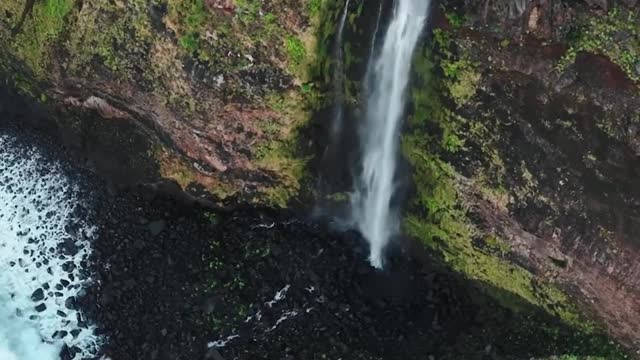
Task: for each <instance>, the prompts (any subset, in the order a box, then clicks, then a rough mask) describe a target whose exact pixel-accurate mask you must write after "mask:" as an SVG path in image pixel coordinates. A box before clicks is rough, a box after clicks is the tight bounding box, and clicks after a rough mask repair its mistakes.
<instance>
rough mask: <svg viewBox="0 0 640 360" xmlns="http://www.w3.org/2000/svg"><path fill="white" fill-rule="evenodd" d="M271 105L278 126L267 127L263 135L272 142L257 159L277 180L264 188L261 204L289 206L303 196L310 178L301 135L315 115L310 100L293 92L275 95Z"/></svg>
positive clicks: (264, 128) (270, 102) (265, 126)
mask: <svg viewBox="0 0 640 360" xmlns="http://www.w3.org/2000/svg"><path fill="white" fill-rule="evenodd" d="M269 104H270V108H271V109H272V110H274V111H275V112H276V113H277V114H278V119H277V123H275V122H269V121H267V122H265V123H264V124H263V126H262V128H263V129H262V130H263V133H264V134H265V135H266V136H267V137H268V138H269V140H268V141H267V142H266V143H264V144H262V145H260V146H259V147H258V148H257V149H256V152H255V157H256V165H257V166H259V167H260V168H261V169H263V170H266V171H268V172H270V173H272V174H273V175H274V176H275V177H276V179H275V180H276V181H275V183H274V184H273V185H272V186H269V187H266V188H264V189H261V195H260V196H259V197H258V201H260V202H265V203H268V204H269V205H272V206H278V207H286V206H287V204H288V202H289V200H290V199H291V198H292V197H294V196H296V195H298V194H299V193H300V190H301V185H300V184H301V182H302V181H303V178H304V177H305V176H306V169H307V162H308V160H309V158H307V157H304V156H303V155H301V151H300V149H299V139H300V137H299V133H300V131H301V130H302V128H303V127H304V126H305V125H306V123H307V121H308V118H309V117H310V116H311V114H310V112H309V100H308V99H307V98H306V97H305V96H301V95H300V94H298V93H296V92H289V93H287V94H285V95H283V96H279V95H276V94H272V95H271V96H270V97H269Z"/></svg>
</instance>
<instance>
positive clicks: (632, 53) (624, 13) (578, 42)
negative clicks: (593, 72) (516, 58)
mask: <svg viewBox="0 0 640 360" xmlns="http://www.w3.org/2000/svg"><path fill="white" fill-rule="evenodd" d="M638 19H639V17H638V10H637V9H627V8H625V7H622V6H617V7H614V8H613V9H612V10H610V11H609V12H608V13H607V14H606V15H605V16H588V17H585V18H582V19H580V20H579V22H578V24H577V26H576V27H575V28H574V30H573V32H572V33H571V34H570V48H569V50H568V51H567V53H566V54H565V55H564V57H563V58H562V59H561V60H560V62H559V63H558V65H557V68H558V69H560V70H562V69H564V68H566V66H567V65H569V64H571V63H573V62H574V61H575V59H576V55H577V54H578V53H579V52H581V51H586V52H591V53H596V54H602V55H606V56H607V57H609V58H610V59H611V60H612V61H613V62H615V63H616V64H618V65H619V66H620V67H621V68H622V69H623V70H624V72H625V73H626V74H627V76H629V78H630V79H632V80H635V81H639V80H640V29H639V28H638Z"/></svg>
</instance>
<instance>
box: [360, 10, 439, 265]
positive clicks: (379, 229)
mask: <svg viewBox="0 0 640 360" xmlns="http://www.w3.org/2000/svg"><path fill="white" fill-rule="evenodd" d="M429 5H430V0H397V1H395V4H394V9H393V14H392V19H391V22H390V24H389V25H388V28H387V30H386V34H385V36H384V41H383V44H382V48H381V50H380V51H379V53H378V54H377V55H375V59H374V60H373V63H372V64H371V69H370V73H369V74H368V75H367V76H368V77H369V79H370V80H369V79H366V80H367V81H366V82H367V83H368V86H370V87H371V88H370V89H369V93H368V94H367V99H366V112H365V116H366V118H365V120H364V124H363V127H362V129H361V132H360V137H361V138H360V141H361V146H362V157H363V159H362V168H361V170H360V172H359V173H358V174H357V176H356V182H355V191H354V193H353V194H352V197H351V205H352V217H353V222H354V223H355V225H356V227H357V228H358V229H359V230H360V232H361V233H362V234H363V236H364V237H365V238H366V239H367V240H368V241H369V243H370V246H371V254H370V261H371V265H372V266H374V267H378V268H381V267H382V266H383V256H382V255H383V250H384V248H385V246H386V245H387V243H388V242H389V239H390V238H391V237H392V236H393V235H395V234H396V233H397V232H398V230H399V214H398V210H397V209H394V208H393V206H392V197H393V195H394V192H395V190H396V189H395V184H394V176H395V172H396V165H397V164H396V163H397V159H398V144H399V137H400V134H399V131H400V125H401V124H402V121H403V117H404V112H405V94H406V89H407V85H408V83H409V76H410V72H411V63H412V58H413V52H414V50H415V48H416V45H417V43H418V40H419V39H420V35H421V34H422V31H423V28H424V25H425V22H426V19H427V17H428V10H429Z"/></svg>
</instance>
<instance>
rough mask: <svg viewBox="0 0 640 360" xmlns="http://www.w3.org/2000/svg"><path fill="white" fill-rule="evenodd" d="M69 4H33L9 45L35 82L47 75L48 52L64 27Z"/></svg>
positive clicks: (61, 0)
mask: <svg viewBox="0 0 640 360" xmlns="http://www.w3.org/2000/svg"><path fill="white" fill-rule="evenodd" d="M73 4H74V1H73V0H45V1H42V2H36V4H35V5H34V6H33V9H32V11H31V13H30V14H29V15H28V16H27V18H26V20H25V23H24V24H23V26H22V28H21V29H20V32H19V33H18V34H17V37H16V39H15V40H14V42H13V43H14V46H15V49H16V54H17V55H18V56H19V57H20V58H21V59H22V60H23V61H24V62H25V63H26V64H27V66H28V67H29V68H30V69H31V71H32V72H33V74H34V75H35V76H36V77H37V78H44V77H46V75H47V66H48V64H49V63H50V56H51V53H50V52H51V50H52V49H53V47H54V45H55V44H57V41H58V35H60V33H61V32H62V30H63V28H64V26H65V21H64V20H65V17H66V16H67V14H68V13H69V12H70V11H71V9H72V8H73ZM16 18H17V16H16Z"/></svg>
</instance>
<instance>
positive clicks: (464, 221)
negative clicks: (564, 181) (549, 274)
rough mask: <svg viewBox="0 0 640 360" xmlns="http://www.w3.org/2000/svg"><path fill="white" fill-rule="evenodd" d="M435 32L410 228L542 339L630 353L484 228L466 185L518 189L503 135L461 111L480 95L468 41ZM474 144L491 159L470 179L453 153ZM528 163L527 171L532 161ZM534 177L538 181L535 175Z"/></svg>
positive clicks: (419, 109)
mask: <svg viewBox="0 0 640 360" xmlns="http://www.w3.org/2000/svg"><path fill="white" fill-rule="evenodd" d="M434 40H435V41H434V45H433V46H434V47H433V48H431V47H429V46H427V47H426V48H425V49H423V50H422V52H420V53H419V54H418V55H417V56H416V59H415V63H414V72H415V75H414V79H415V80H414V84H413V88H412V100H413V104H412V109H413V111H412V114H411V116H410V117H409V120H408V125H407V131H406V132H405V134H404V135H403V139H402V151H403V154H404V155H405V156H406V158H407V159H408V161H409V163H410V164H411V165H412V167H413V179H414V183H415V186H416V196H415V199H414V201H413V202H412V204H411V205H410V206H409V209H408V211H407V214H406V217H405V223H404V225H405V231H406V233H407V234H408V235H410V236H412V237H415V238H418V239H420V240H421V241H422V242H423V243H424V244H425V245H426V246H427V247H429V248H431V249H433V250H435V251H436V252H437V253H438V254H440V255H441V256H442V260H443V262H444V263H445V264H446V265H447V266H448V267H450V268H452V269H454V270H455V271H458V272H460V273H462V274H464V275H465V276H466V277H468V278H469V279H472V280H475V281H478V283H479V284H486V285H487V286H486V287H483V288H484V291H485V292H486V293H487V294H488V295H490V296H491V297H493V298H494V299H495V300H497V301H498V302H499V303H500V304H501V305H502V306H504V307H506V308H509V309H511V310H513V311H514V312H515V313H517V314H519V316H523V317H524V318H525V319H527V320H526V322H524V323H523V324H522V327H523V329H524V330H523V331H525V332H526V329H527V328H528V327H530V328H531V329H534V328H542V329H543V331H545V332H546V333H547V335H548V336H549V338H550V339H552V340H553V342H554V344H555V345H553V344H548V345H547V344H541V346H552V347H554V346H556V345H557V344H559V343H562V350H565V351H566V352H565V353H568V354H571V353H572V351H575V353H576V354H585V353H591V354H593V355H595V356H604V357H603V358H606V359H624V358H626V357H625V355H624V354H623V353H622V352H621V351H620V350H619V349H618V348H617V347H616V346H615V345H613V344H611V343H609V341H608V340H607V337H606V336H605V335H603V332H602V330H601V329H600V328H598V327H597V326H595V325H594V323H592V322H590V321H588V320H587V319H586V318H585V317H584V316H583V315H582V313H581V311H580V309H579V308H578V307H577V305H576V304H575V303H574V302H573V301H572V300H571V299H570V298H569V297H568V296H567V295H566V294H565V293H564V292H563V291H562V290H561V289H560V288H558V287H557V286H556V285H555V284H553V283H552V282H550V281H548V280H546V279H544V278H541V277H540V276H536V275H534V274H532V273H531V272H530V271H529V270H527V269H525V268H523V267H522V266H520V265H518V264H517V263H515V262H513V260H512V258H511V257H510V254H511V246H510V245H509V243H508V242H507V241H506V240H505V239H502V238H501V235H500V234H499V233H493V232H487V231H486V230H482V229H480V228H479V227H478V226H477V225H476V224H475V223H474V222H473V221H472V220H471V219H470V217H469V214H470V209H469V206H470V204H469V203H468V202H467V200H466V198H465V193H464V191H463V189H464V187H465V186H466V185H467V184H468V182H469V181H471V182H472V183H474V184H476V186H477V187H479V188H481V189H482V192H483V193H484V194H485V195H486V196H487V197H490V198H492V199H496V201H497V203H501V204H502V205H501V206H505V207H506V205H507V204H508V203H509V202H510V201H512V200H511V199H512V197H513V196H512V195H511V194H510V193H509V192H507V191H506V190H504V187H503V180H502V178H503V175H502V174H504V171H505V169H504V163H503V161H502V160H501V159H502V155H501V153H500V150H499V146H497V142H498V141H499V138H496V136H498V135H496V134H495V133H496V132H495V131H493V132H492V131H489V129H488V126H489V124H484V123H482V121H481V119H478V120H473V119H466V118H465V117H464V116H463V115H462V114H463V113H462V112H460V111H459V108H460V107H462V106H464V105H465V104H466V103H467V102H468V101H470V100H471V99H472V98H473V96H474V95H475V92H476V86H477V84H478V83H479V81H480V74H478V73H477V72H476V70H475V66H474V65H473V63H471V62H470V61H469V60H468V59H469V58H468V57H466V56H465V53H464V51H463V50H464V49H460V48H453V47H452V37H451V33H447V32H445V31H444V30H436V33H435V35H434ZM433 49H435V51H436V52H437V54H434V52H433V51H434V50H433ZM470 74H472V75H470ZM470 151H476V152H477V151H480V152H481V154H482V156H481V157H482V158H483V159H485V160H484V161H483V162H481V164H482V165H483V168H481V169H480V170H478V171H479V172H476V173H474V174H473V176H474V177H473V178H472V179H466V178H464V177H463V176H462V175H461V174H460V173H459V171H458V169H456V168H454V167H453V166H452V165H451V164H450V163H449V162H448V159H451V158H452V157H455V156H457V155H461V157H462V158H464V157H465V156H464V154H467V153H469V152H470ZM522 171H523V175H522V176H523V177H526V174H527V173H528V170H527V168H526V164H523V170H522ZM528 174H529V175H531V174H530V173H528ZM528 184H529V186H530V187H531V188H534V187H535V182H534V180H533V179H532V178H531V179H530V181H529V183H528ZM516 190H518V189H515V190H514V191H516ZM529 190H531V189H529ZM523 191H524V190H523ZM516 196H517V195H516ZM525 304H526V306H525ZM531 309H538V310H536V311H541V312H542V313H546V314H548V315H550V316H551V317H552V318H555V319H558V321H560V322H561V323H563V324H567V325H568V326H570V327H572V328H574V329H575V334H576V335H575V338H574V339H573V340H572V341H571V343H569V344H567V343H564V339H563V338H562V336H560V335H559V334H557V333H556V330H555V328H554V326H553V325H551V324H548V323H544V322H540V321H541V320H539V317H537V316H536V315H535V314H534V313H531ZM571 349H574V350H571ZM586 349H588V350H587V351H586V352H585V351H584V350H586ZM557 350H558V352H556V353H559V352H560V349H557ZM570 356H572V355H565V358H571V357H570ZM595 358H598V357H595Z"/></svg>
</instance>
